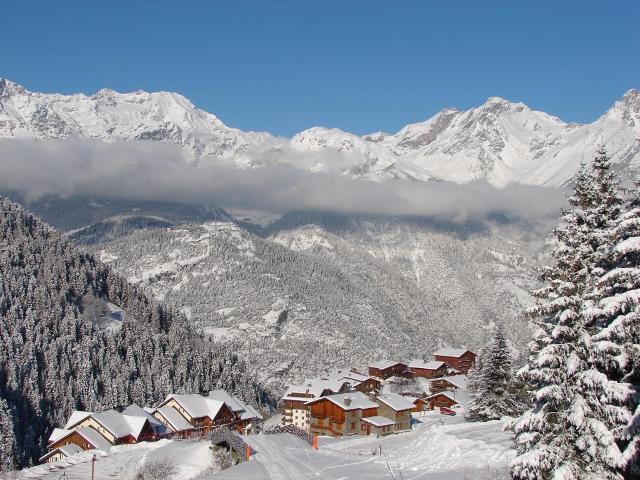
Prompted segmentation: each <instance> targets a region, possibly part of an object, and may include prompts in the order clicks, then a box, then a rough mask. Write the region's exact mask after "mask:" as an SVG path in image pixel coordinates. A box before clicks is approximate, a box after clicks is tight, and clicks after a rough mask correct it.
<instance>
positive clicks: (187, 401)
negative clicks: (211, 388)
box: [162, 393, 225, 419]
mask: <svg viewBox="0 0 640 480" xmlns="http://www.w3.org/2000/svg"><path fill="white" fill-rule="evenodd" d="M171 399H174V400H175V401H176V402H177V403H178V404H180V405H181V406H182V408H184V409H185V411H186V412H187V413H188V414H189V415H190V416H191V417H192V418H202V417H209V418H211V419H214V418H216V416H218V413H219V412H220V409H221V408H222V407H223V405H224V404H225V402H222V401H220V400H212V399H210V398H207V397H203V396H202V395H199V394H197V393H187V394H172V395H169V396H167V398H166V399H165V401H164V402H162V403H163V404H165V403H166V402H167V401H169V400H171Z"/></svg>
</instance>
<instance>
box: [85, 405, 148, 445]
mask: <svg viewBox="0 0 640 480" xmlns="http://www.w3.org/2000/svg"><path fill="white" fill-rule="evenodd" d="M91 418H93V419H94V420H95V421H96V422H98V423H99V424H100V425H102V426H103V427H104V428H106V429H107V430H109V432H111V433H112V434H113V435H114V436H115V437H116V438H122V437H126V436H128V435H131V436H133V437H134V438H138V437H139V436H140V433H141V432H142V429H143V428H144V425H145V423H147V422H148V421H149V420H147V418H146V417H140V416H132V415H123V414H122V413H120V412H117V411H115V410H106V411H104V412H100V413H94V414H92V415H91Z"/></svg>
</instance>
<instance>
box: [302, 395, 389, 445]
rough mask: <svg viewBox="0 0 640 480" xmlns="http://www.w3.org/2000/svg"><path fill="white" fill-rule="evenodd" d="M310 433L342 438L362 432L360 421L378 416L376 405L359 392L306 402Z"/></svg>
mask: <svg viewBox="0 0 640 480" xmlns="http://www.w3.org/2000/svg"><path fill="white" fill-rule="evenodd" d="M307 405H308V406H309V413H310V431H311V433H312V434H317V435H330V436H332V437H342V436H345V435H352V434H356V433H360V432H361V431H362V419H363V418H368V417H375V416H376V415H378V404H377V403H375V402H373V401H371V400H369V397H367V396H366V395H365V394H363V393H361V392H350V393H343V394H338V395H329V396H327V397H321V398H318V399H315V400H311V401H309V402H307Z"/></svg>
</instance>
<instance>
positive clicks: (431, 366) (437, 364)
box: [409, 360, 446, 370]
mask: <svg viewBox="0 0 640 480" xmlns="http://www.w3.org/2000/svg"><path fill="white" fill-rule="evenodd" d="M443 365H446V363H444V362H441V361H439V360H432V361H430V362H425V361H424V360H411V362H410V363H409V368H421V369H423V370H437V369H439V368H442V366H443Z"/></svg>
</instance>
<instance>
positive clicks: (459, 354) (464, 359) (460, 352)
mask: <svg viewBox="0 0 640 480" xmlns="http://www.w3.org/2000/svg"><path fill="white" fill-rule="evenodd" d="M433 355H434V357H435V359H436V360H437V361H439V362H444V363H446V364H447V365H449V366H450V367H451V368H455V369H456V370H458V371H460V372H462V373H465V374H466V373H467V372H468V371H469V369H471V367H472V366H473V365H474V364H475V362H476V354H475V353H473V352H472V351H471V350H467V349H464V348H441V349H440V350H438V351H437V352H435V353H434V354H433Z"/></svg>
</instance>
